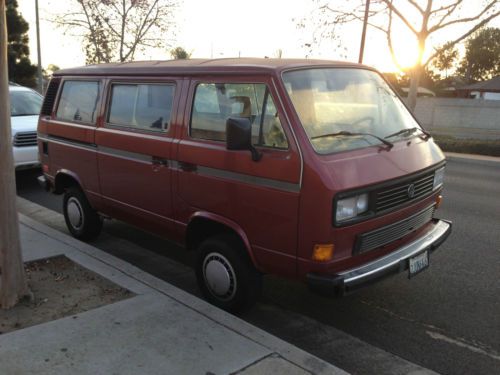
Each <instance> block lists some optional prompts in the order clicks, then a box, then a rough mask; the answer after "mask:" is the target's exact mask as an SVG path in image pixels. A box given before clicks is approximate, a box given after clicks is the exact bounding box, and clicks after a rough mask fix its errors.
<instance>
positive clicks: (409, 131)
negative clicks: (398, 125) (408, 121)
mask: <svg viewBox="0 0 500 375" xmlns="http://www.w3.org/2000/svg"><path fill="white" fill-rule="evenodd" d="M417 130H420V131H421V132H422V134H423V135H424V136H425V138H423V139H424V140H425V141H427V140H428V139H429V138H430V137H431V135H430V134H429V133H428V132H426V131H425V130H423V129H421V128H417V127H414V128H406V129H401V130H399V131H397V132H396V133H392V134H389V135H388V136H386V137H384V138H385V139H387V138H392V137H396V136H398V135H403V134H407V135H411V134H413V133H415V132H416V131H417Z"/></svg>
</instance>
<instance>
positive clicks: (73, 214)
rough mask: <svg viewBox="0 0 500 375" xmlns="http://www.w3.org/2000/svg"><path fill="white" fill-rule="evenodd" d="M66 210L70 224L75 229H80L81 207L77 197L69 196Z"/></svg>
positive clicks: (81, 222)
mask: <svg viewBox="0 0 500 375" xmlns="http://www.w3.org/2000/svg"><path fill="white" fill-rule="evenodd" d="M66 210H67V212H68V219H69V222H70V224H71V226H72V227H73V228H75V229H80V228H81V227H82V225H83V209H82V206H81V204H80V202H79V201H78V199H76V198H73V197H71V198H69V199H68V203H67V207H66Z"/></svg>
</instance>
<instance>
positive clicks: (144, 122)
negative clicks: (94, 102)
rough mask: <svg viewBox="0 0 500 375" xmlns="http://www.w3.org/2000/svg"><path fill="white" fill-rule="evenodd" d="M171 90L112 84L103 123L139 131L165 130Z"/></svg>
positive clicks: (168, 86) (170, 87)
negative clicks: (105, 121)
mask: <svg viewBox="0 0 500 375" xmlns="http://www.w3.org/2000/svg"><path fill="white" fill-rule="evenodd" d="M174 90H175V86H174V85H172V84H121V83H120V84H113V86H112V88H111V100H110V104H109V113H108V118H107V122H108V124H111V125H118V126H125V127H130V128H136V129H143V130H152V131H163V130H166V129H167V128H168V124H169V122H170V115H171V112H172V103H173V100H174Z"/></svg>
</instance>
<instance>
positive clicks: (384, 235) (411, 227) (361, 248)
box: [354, 205, 434, 253]
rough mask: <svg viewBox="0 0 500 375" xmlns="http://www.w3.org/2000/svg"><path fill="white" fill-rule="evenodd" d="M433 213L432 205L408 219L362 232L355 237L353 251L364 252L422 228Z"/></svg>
mask: <svg viewBox="0 0 500 375" xmlns="http://www.w3.org/2000/svg"><path fill="white" fill-rule="evenodd" d="M433 214H434V205H432V206H430V207H428V208H426V209H425V210H423V211H420V212H419V213H417V214H415V215H413V216H410V217H409V218H408V219H404V220H401V221H398V222H397V223H394V224H391V225H387V226H385V227H383V228H379V229H376V230H374V231H371V232H367V233H363V234H361V235H359V236H358V238H357V239H356V244H355V246H354V252H355V253H364V252H366V251H370V250H374V249H376V248H379V247H381V246H384V245H387V244H389V243H391V242H393V241H396V240H398V239H400V238H403V237H404V236H406V235H407V234H410V233H411V232H414V231H416V230H418V229H420V228H422V227H423V226H424V225H425V224H427V223H428V222H429V221H431V219H432V216H433Z"/></svg>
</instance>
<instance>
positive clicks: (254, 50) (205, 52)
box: [18, 0, 500, 71]
mask: <svg viewBox="0 0 500 375" xmlns="http://www.w3.org/2000/svg"><path fill="white" fill-rule="evenodd" d="M71 1H72V0H71ZM71 1H70V0H39V9H40V29H41V30H40V32H41V38H40V40H41V50H42V66H43V67H44V68H45V67H47V66H48V65H49V64H55V65H57V66H59V67H61V68H66V67H72V66H80V65H84V64H85V54H84V51H83V49H82V44H81V40H80V39H79V38H77V37H75V36H72V35H69V33H67V34H66V35H65V34H64V32H63V30H62V29H61V28H57V27H56V26H55V25H54V24H53V23H52V22H50V19H51V18H52V17H53V15H54V9H55V10H57V11H59V10H61V9H63V8H64V7H68V6H69V5H68V4H71ZM398 1H400V2H401V1H402V0H397V1H396V2H395V3H397V2H398ZM479 2H480V1H479V0H468V5H467V7H468V8H466V9H465V11H467V12H472V13H475V12H477V9H475V8H477V7H478V4H479ZM18 3H19V11H20V12H21V13H22V15H23V17H24V18H25V19H26V21H27V22H28V23H29V25H30V31H29V38H30V51H31V60H32V62H34V63H36V62H37V57H36V56H37V55H36V51H37V49H36V30H35V0H18ZM331 3H335V1H331ZM337 3H338V0H337ZM341 3H342V4H344V5H345V4H347V6H349V5H350V4H353V5H356V4H358V3H359V1H358V0H345V1H344V0H343V1H341ZM315 4H316V2H315V1H314V0H251V1H248V0H245V1H244V0H183V1H182V3H181V6H180V7H179V10H178V11H177V13H176V15H175V34H176V37H175V40H172V41H171V44H172V46H171V47H175V46H182V47H183V48H184V49H186V50H187V51H188V52H191V53H192V57H200V58H219V57H238V56H242V57H264V56H268V57H276V56H277V51H278V49H281V50H282V56H283V57H296V58H302V57H306V56H307V57H311V58H322V59H332V60H348V61H357V60H358V53H359V44H360V38H361V28H362V25H361V23H360V22H356V23H352V24H350V25H349V26H347V27H345V28H344V29H343V30H342V31H341V32H340V34H339V37H340V40H341V41H342V45H343V47H345V49H344V48H342V49H340V48H338V47H337V45H336V43H333V42H328V41H325V42H323V43H321V45H319V46H316V47H315V48H314V50H313V51H312V53H310V51H309V49H307V48H304V47H303V46H304V43H307V42H309V41H310V40H311V35H312V27H308V28H306V29H299V28H298V27H297V22H298V21H297V20H299V19H302V18H304V17H305V18H306V19H307V18H308V16H309V14H310V13H311V12H312V11H313V9H314V6H315ZM469 14H470V13H469ZM491 26H495V27H500V20H499V19H496V20H495V21H494V22H493V23H491ZM395 29H396V31H397V32H395V33H394V34H395V41H394V43H395V46H396V48H397V49H398V56H399V58H400V60H401V61H400V62H402V63H403V65H407V66H409V65H411V64H412V62H413V61H414V59H415V56H416V49H415V48H414V47H415V44H416V42H415V41H414V40H413V38H412V35H411V34H410V33H409V32H408V31H407V30H406V29H405V28H404V27H403V26H402V25H399V24H396V25H395ZM463 30H464V28H463V27H460V26H457V27H455V28H452V29H450V30H448V31H447V32H445V33H441V34H440V35H439V38H433V39H432V40H431V41H430V42H431V44H433V45H435V46H437V45H440V44H442V43H444V42H446V41H447V40H450V39H452V38H454V37H455V35H458V33H459V32H461V31H462V32H463ZM166 37H168V36H166ZM364 56H365V58H364V61H363V62H364V63H365V64H367V65H370V66H374V67H375V68H377V69H379V70H381V71H396V70H397V68H396V66H395V65H394V63H393V62H392V59H391V57H390V54H389V51H388V47H387V42H386V39H385V36H384V35H383V34H382V33H381V32H379V31H377V30H375V29H371V28H369V29H368V33H367V41H366V49H365V53H364ZM169 58H170V55H169V52H168V51H166V50H163V51H161V50H148V51H147V53H145V54H144V55H142V56H141V55H138V56H136V59H138V60H149V59H152V60H155V59H169Z"/></svg>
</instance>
